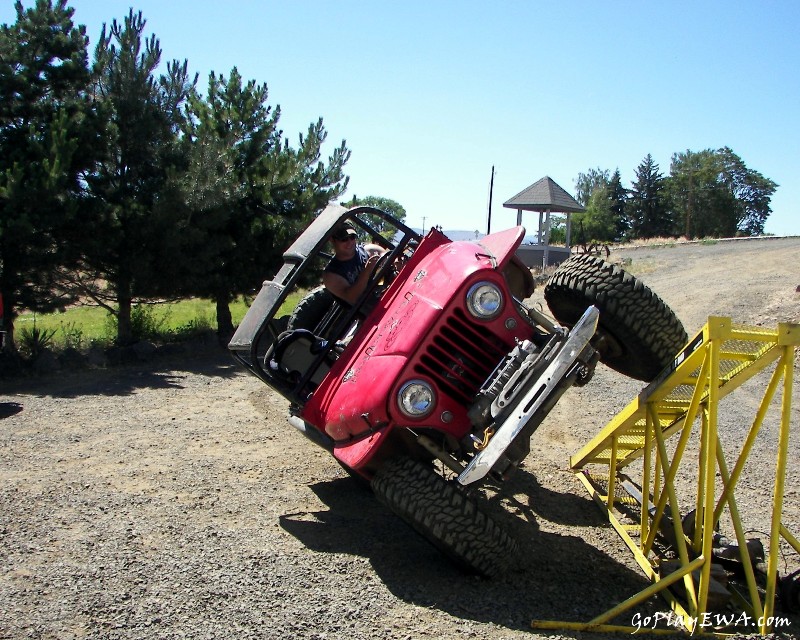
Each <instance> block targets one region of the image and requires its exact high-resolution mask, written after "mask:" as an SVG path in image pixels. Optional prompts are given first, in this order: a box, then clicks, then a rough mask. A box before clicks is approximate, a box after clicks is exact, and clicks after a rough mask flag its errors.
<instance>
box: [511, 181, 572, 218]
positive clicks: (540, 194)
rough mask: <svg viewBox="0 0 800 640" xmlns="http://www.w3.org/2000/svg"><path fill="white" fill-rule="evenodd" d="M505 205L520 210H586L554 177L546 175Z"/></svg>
mask: <svg viewBox="0 0 800 640" xmlns="http://www.w3.org/2000/svg"><path fill="white" fill-rule="evenodd" d="M503 206H504V207H508V208H509V209H517V210H520V211H548V210H549V211H552V212H564V213H574V212H578V211H586V209H585V208H584V207H582V206H581V205H580V203H579V202H578V201H577V200H575V198H573V197H572V196H571V195H569V194H568V193H567V192H566V191H564V189H562V188H561V187H560V186H558V185H557V184H556V183H555V181H553V179H552V178H550V177H548V176H545V177H544V178H542V179H541V180H537V181H536V182H534V183H533V184H532V185H531V186H530V187H528V188H527V189H524V190H523V191H520V192H519V193H518V194H517V195H515V196H514V197H513V198H511V199H510V200H507V201H506V202H504V203H503Z"/></svg>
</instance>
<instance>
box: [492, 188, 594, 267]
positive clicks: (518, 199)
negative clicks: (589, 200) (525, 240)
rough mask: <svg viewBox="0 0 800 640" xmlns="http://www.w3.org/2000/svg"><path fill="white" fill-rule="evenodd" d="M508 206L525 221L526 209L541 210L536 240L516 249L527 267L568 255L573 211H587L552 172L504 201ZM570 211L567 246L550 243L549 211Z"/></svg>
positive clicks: (519, 222) (544, 263)
mask: <svg viewBox="0 0 800 640" xmlns="http://www.w3.org/2000/svg"><path fill="white" fill-rule="evenodd" d="M503 206H504V207H506V208H508V209H516V210H517V224H518V225H521V224H522V212H523V211H538V212H539V233H538V235H537V241H536V244H524V245H521V246H520V248H519V249H518V250H517V256H519V258H520V259H521V260H522V261H523V262H524V263H525V265H526V266H527V267H534V266H535V267H546V266H549V265H554V264H559V263H561V262H563V261H564V260H566V259H567V258H569V255H570V240H571V235H572V223H571V220H570V214H572V213H578V212H580V211H585V210H586V209H584V208H583V207H582V206H581V205H580V203H579V202H578V201H577V200H575V198H573V197H572V196H571V195H569V194H568V193H567V192H566V191H565V190H564V189H562V188H561V187H560V186H559V185H558V184H556V183H555V181H554V180H553V179H552V178H550V177H549V176H545V177H544V178H542V179H541V180H537V181H536V182H534V183H533V184H532V185H531V186H529V187H528V188H527V189H524V190H523V191H520V192H519V193H518V194H517V195H515V196H514V197H513V198H511V199H510V200H507V201H506V202H504V203H503ZM551 213H565V214H566V215H567V237H566V243H565V244H566V247H554V246H551V245H550V214H551Z"/></svg>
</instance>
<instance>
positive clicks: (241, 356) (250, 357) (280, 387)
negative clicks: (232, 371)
mask: <svg viewBox="0 0 800 640" xmlns="http://www.w3.org/2000/svg"><path fill="white" fill-rule="evenodd" d="M370 217H373V218H374V217H376V218H378V219H380V220H381V221H384V222H386V223H387V224H388V226H389V228H390V229H392V230H393V231H394V232H393V233H392V235H391V238H389V239H387V238H386V237H385V236H383V235H381V233H380V232H379V231H378V230H376V229H375V227H374V226H373V223H372V222H371V220H370ZM344 220H349V221H350V222H352V223H353V224H354V225H355V226H356V227H357V228H358V229H359V230H360V231H361V232H363V234H364V235H366V236H368V237H369V238H371V240H372V241H373V242H375V243H378V244H380V245H381V246H382V247H384V248H385V249H386V250H387V251H386V254H384V256H385V257H384V258H382V259H381V261H380V263H379V264H378V266H377V268H376V271H375V273H373V275H372V277H371V278H370V281H369V284H368V285H367V288H366V289H365V291H364V292H363V293H362V294H361V296H359V298H358V300H356V302H355V303H354V304H353V305H348V304H347V303H345V302H344V301H340V300H335V301H334V303H333V305H332V307H331V309H330V310H329V311H328V312H327V313H326V314H325V317H324V318H323V319H322V321H321V322H320V323H319V324H318V325H317V327H316V328H315V331H314V335H315V336H317V337H319V338H321V340H319V341H318V342H317V343H316V345H315V348H314V349H313V350H312V351H311V353H312V354H313V360H312V362H311V364H310V366H308V368H307V369H306V370H305V371H304V372H303V373H302V374H301V375H300V376H299V377H292V378H289V377H287V376H285V375H282V373H281V371H280V370H279V369H277V368H274V367H271V366H270V360H271V358H272V356H273V355H274V354H275V352H276V351H277V350H278V349H279V347H280V346H281V342H282V341H284V340H288V339H289V336H288V335H287V334H288V333H289V332H287V324H288V317H286V316H283V317H281V318H277V317H276V314H277V313H278V311H279V309H280V308H281V306H282V305H283V303H284V302H285V301H286V299H287V298H288V297H289V295H290V294H291V293H292V292H293V291H294V290H295V289H297V288H298V287H299V286H300V283H301V282H303V277H304V276H307V275H308V273H309V271H310V270H311V269H314V268H320V261H324V262H325V264H327V262H328V261H329V260H330V259H331V258H332V257H333V256H332V254H331V253H329V252H327V251H326V246H327V243H328V241H329V240H330V236H331V233H332V232H333V230H334V229H335V228H336V226H337V225H339V224H340V223H341V222H343V221H344ZM420 240H421V235H420V234H418V233H417V232H416V231H414V230H413V229H411V228H410V227H408V226H406V225H405V224H404V223H402V222H400V221H399V220H397V219H396V218H394V217H393V216H392V215H390V214H388V213H386V212H385V211H382V210H380V209H377V208H375V207H370V206H360V207H354V208H352V209H346V208H345V207H342V206H340V205H329V206H328V207H327V208H325V209H324V210H323V211H322V212H321V213H320V214H319V215H318V216H317V217H316V218H315V219H314V221H313V222H312V223H311V224H310V225H309V226H308V227H307V228H306V230H305V231H304V232H303V233H302V234H301V235H300V236H299V237H298V238H297V239H296V240H295V241H294V242H293V243H292V245H291V246H290V247H289V248H288V249H287V250H286V251H285V252H284V254H283V266H282V267H281V268H280V270H279V271H278V273H277V274H276V275H275V277H274V278H273V279H272V280H267V281H265V282H264V284H263V285H262V287H261V290H260V291H259V293H258V295H257V296H256V298H255V299H254V300H253V304H252V305H251V306H250V309H249V310H248V311H247V313H246V315H245V317H244V318H243V319H242V322H241V324H240V325H239V327H238V328H237V330H236V332H235V333H234V335H233V337H232V338H231V341H230V343H229V344H228V349H229V350H230V351H231V353H232V355H233V357H234V358H235V359H236V360H237V361H239V362H240V363H241V364H242V365H243V366H245V367H246V368H247V369H248V370H249V371H250V372H251V373H252V374H253V375H255V376H256V377H258V378H260V379H261V380H263V381H264V382H265V383H267V384H269V385H270V386H271V387H273V388H274V389H275V390H277V391H278V392H279V393H280V394H281V395H282V396H284V397H285V398H286V399H287V400H289V401H290V402H292V403H293V404H296V405H303V404H305V402H306V400H307V399H308V397H309V396H310V394H311V391H312V390H313V387H312V385H311V384H310V383H311V382H312V379H313V378H314V375H315V374H316V373H317V371H319V370H320V368H321V367H322V365H323V364H324V363H325V362H326V361H329V360H330V359H331V358H332V357H334V355H335V354H334V350H335V349H337V348H340V346H339V345H338V342H339V341H340V340H341V339H342V338H343V337H344V336H345V335H346V334H347V332H348V330H349V329H350V328H351V327H352V326H353V325H354V323H356V322H357V321H358V320H359V319H360V318H363V317H364V316H365V315H366V313H365V311H366V309H367V307H368V303H369V302H370V301H371V300H373V297H374V293H375V291H376V289H377V288H378V285H379V283H380V282H381V280H382V279H383V278H385V277H387V276H388V274H389V270H390V269H391V268H392V265H393V264H394V263H395V261H396V259H397V258H399V257H400V256H402V255H404V254H405V253H406V251H413V250H414V249H415V247H416V244H418V243H419V241H420ZM306 333H307V334H308V331H306Z"/></svg>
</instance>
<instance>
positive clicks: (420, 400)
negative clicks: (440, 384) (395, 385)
mask: <svg viewBox="0 0 800 640" xmlns="http://www.w3.org/2000/svg"><path fill="white" fill-rule="evenodd" d="M434 401H435V396H434V393H433V388H432V387H431V385H429V384H428V383H427V382H423V381H422V380H410V381H408V382H406V383H405V384H404V385H403V386H402V387H401V388H400V392H399V393H398V394H397V404H398V406H399V407H400V411H402V412H403V414H404V415H406V416H408V417H409V418H423V417H425V416H427V415H428V414H429V413H430V412H431V411H433V404H434Z"/></svg>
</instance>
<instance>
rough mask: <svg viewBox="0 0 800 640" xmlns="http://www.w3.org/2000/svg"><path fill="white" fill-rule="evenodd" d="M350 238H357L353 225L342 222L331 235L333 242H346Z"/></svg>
mask: <svg viewBox="0 0 800 640" xmlns="http://www.w3.org/2000/svg"><path fill="white" fill-rule="evenodd" d="M350 236H352V237H354V238H355V237H357V236H358V234H357V233H356V230H355V228H354V227H353V225H352V224H351V223H349V222H342V223H341V224H340V225H339V226H337V227H336V228H335V229H334V230H333V233H332V234H331V237H332V238H333V239H334V240H347V239H348V238H349V237H350Z"/></svg>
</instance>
